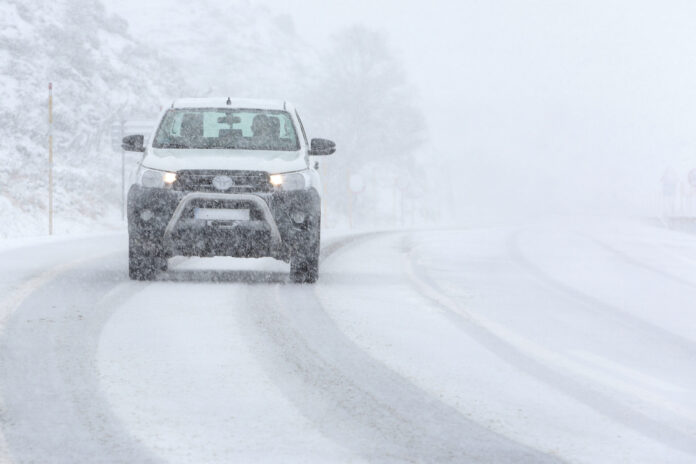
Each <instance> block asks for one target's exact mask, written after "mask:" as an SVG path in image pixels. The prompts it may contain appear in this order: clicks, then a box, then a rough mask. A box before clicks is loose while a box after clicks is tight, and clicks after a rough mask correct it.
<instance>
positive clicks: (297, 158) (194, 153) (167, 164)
mask: <svg viewBox="0 0 696 464" xmlns="http://www.w3.org/2000/svg"><path fill="white" fill-rule="evenodd" d="M142 164H143V166H144V167H146V168H150V169H158V170H160V171H170V172H177V171H182V170H226V171H264V172H268V173H271V174H273V173H282V172H292V171H301V170H303V169H307V160H306V158H305V156H304V154H303V152H302V151H301V150H298V151H264V150H209V149H205V150H181V149H157V148H150V149H148V151H147V153H146V154H145V158H144V159H143V163H142Z"/></svg>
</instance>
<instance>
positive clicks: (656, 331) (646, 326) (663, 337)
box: [508, 231, 696, 360]
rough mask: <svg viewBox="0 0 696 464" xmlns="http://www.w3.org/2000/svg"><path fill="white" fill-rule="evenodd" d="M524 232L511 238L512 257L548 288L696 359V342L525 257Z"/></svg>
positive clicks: (589, 310) (683, 354) (688, 357)
mask: <svg viewBox="0 0 696 464" xmlns="http://www.w3.org/2000/svg"><path fill="white" fill-rule="evenodd" d="M521 233H522V231H517V232H516V233H515V234H514V235H513V236H512V237H511V239H510V241H509V243H508V244H509V253H510V256H511V257H512V258H513V260H514V261H515V262H516V263H517V264H518V265H519V266H521V267H522V268H523V269H525V270H527V271H528V272H529V273H530V274H531V275H532V276H534V277H535V278H536V279H537V280H538V281H540V282H542V283H543V284H545V285H546V286H547V287H548V288H549V289H551V290H553V291H555V292H556V293H558V294H561V295H566V296H568V297H570V298H572V299H573V300H575V301H577V302H578V303H581V305H580V306H581V307H582V308H584V309H585V310H586V311H587V312H589V313H591V314H594V315H597V316H601V317H608V318H611V319H612V320H614V321H615V322H616V323H617V324H619V325H621V326H623V327H627V328H629V329H632V330H635V331H638V332H640V333H642V334H643V335H644V336H645V337H646V338H648V339H650V340H652V341H654V342H656V343H657V344H661V345H666V346H668V347H671V348H673V349H676V350H677V351H679V352H681V354H682V356H684V357H685V358H686V359H691V360H696V343H694V342H693V341H691V340H688V339H686V338H684V337H681V336H680V335H678V334H675V333H673V332H670V331H669V330H666V329H663V328H662V327H659V326H657V325H655V324H651V323H650V322H648V321H645V320H644V319H641V318H640V317H637V316H634V315H632V314H630V313H628V312H626V311H624V310H623V309H621V308H619V307H617V306H614V305H611V304H608V303H605V302H604V301H602V300H600V299H598V298H596V297H594V296H592V295H588V294H587V293H585V292H582V291H581V290H578V289H576V288H574V287H572V286H570V285H568V284H565V283H563V282H561V281H559V280H558V279H555V278H553V277H552V276H551V275H549V274H548V273H547V272H546V271H544V270H543V269H542V268H541V267H539V266H537V265H536V264H534V263H533V262H532V261H530V260H529V259H528V258H527V257H526V256H524V253H522V249H521V247H520V245H519V236H520V235H521Z"/></svg>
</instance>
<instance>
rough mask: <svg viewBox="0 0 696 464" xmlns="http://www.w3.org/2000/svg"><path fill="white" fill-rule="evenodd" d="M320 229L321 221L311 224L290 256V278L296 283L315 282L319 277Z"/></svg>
mask: <svg viewBox="0 0 696 464" xmlns="http://www.w3.org/2000/svg"><path fill="white" fill-rule="evenodd" d="M320 229H321V227H320V224H319V221H317V223H316V224H312V225H310V226H309V227H308V229H307V230H306V231H305V233H304V234H302V241H301V242H300V243H299V244H298V246H297V247H295V251H294V253H293V256H292V257H291V258H290V279H291V280H292V281H293V282H295V283H300V284H313V283H314V282H316V281H317V279H319V251H320V242H321V230H320Z"/></svg>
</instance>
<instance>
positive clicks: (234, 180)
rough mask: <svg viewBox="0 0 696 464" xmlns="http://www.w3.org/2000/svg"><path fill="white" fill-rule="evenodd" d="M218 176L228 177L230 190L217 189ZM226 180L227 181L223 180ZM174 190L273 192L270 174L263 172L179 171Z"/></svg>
mask: <svg viewBox="0 0 696 464" xmlns="http://www.w3.org/2000/svg"><path fill="white" fill-rule="evenodd" d="M218 176H224V177H228V178H229V179H230V180H231V182H228V184H229V188H224V187H223V188H219V187H220V185H219V184H223V186H224V184H225V182H222V183H220V182H218V186H217V187H216V185H215V183H214V182H213V180H214V179H215V178H216V177H218ZM223 180H225V179H223ZM173 187H174V190H183V191H186V192H219V193H250V192H269V191H271V190H272V188H271V183H270V181H269V177H268V173H265V172H262V171H179V172H177V173H176V182H174V186H173Z"/></svg>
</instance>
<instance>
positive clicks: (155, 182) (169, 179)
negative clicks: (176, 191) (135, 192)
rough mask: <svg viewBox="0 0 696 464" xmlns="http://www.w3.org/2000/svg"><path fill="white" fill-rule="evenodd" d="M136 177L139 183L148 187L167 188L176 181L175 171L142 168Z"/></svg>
mask: <svg viewBox="0 0 696 464" xmlns="http://www.w3.org/2000/svg"><path fill="white" fill-rule="evenodd" d="M138 177H139V182H140V185H142V186H143V187H148V188H169V187H171V186H172V184H173V183H174V182H176V173H174V172H166V171H157V170H155V169H147V168H142V169H141V171H140V175H139V176H138Z"/></svg>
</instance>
